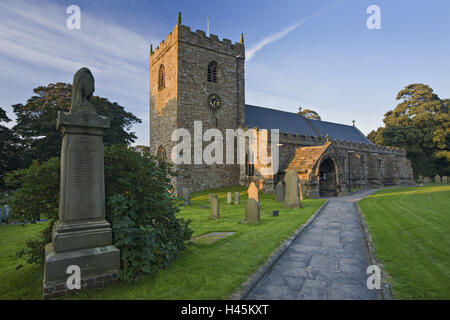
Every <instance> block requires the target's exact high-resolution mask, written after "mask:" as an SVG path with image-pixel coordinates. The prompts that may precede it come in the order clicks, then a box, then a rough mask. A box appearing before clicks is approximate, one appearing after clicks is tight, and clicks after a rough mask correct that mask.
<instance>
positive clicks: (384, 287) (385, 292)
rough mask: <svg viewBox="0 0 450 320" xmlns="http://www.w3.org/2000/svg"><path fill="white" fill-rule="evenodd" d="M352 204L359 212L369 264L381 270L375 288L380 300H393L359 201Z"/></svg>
mask: <svg viewBox="0 0 450 320" xmlns="http://www.w3.org/2000/svg"><path fill="white" fill-rule="evenodd" d="M361 200H362V199H361ZM354 204H355V207H356V211H357V212H358V214H359V220H360V223H361V228H362V230H363V233H364V239H365V242H366V248H367V252H368V255H369V260H370V264H371V265H377V266H378V267H379V268H380V270H381V289H378V290H377V293H378V296H379V298H380V300H394V296H393V294H392V288H391V285H390V284H389V282H387V281H386V279H389V275H388V274H387V273H386V271H385V270H384V268H383V266H382V265H381V264H380V262H379V261H378V259H377V256H376V254H375V248H374V245H373V242H372V237H371V236H370V233H369V228H368V227H367V224H366V221H365V220H364V216H363V214H362V211H361V208H360V207H359V203H358V202H355V203H354Z"/></svg>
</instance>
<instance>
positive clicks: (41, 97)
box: [12, 82, 142, 165]
mask: <svg viewBox="0 0 450 320" xmlns="http://www.w3.org/2000/svg"><path fill="white" fill-rule="evenodd" d="M33 92H34V93H35V95H34V96H32V97H31V98H30V99H28V101H27V103H26V104H25V105H23V104H15V105H13V106H12V107H13V110H14V113H15V114H16V116H17V120H16V122H17V124H16V125H15V126H14V128H13V130H14V131H15V132H16V133H17V134H19V135H20V136H21V137H22V139H23V142H24V143H25V144H26V145H27V146H29V149H28V151H29V152H28V155H27V158H28V164H27V165H29V164H30V163H31V159H36V160H39V161H45V160H48V159H50V158H51V157H54V156H59V155H60V150H61V134H60V133H59V132H58V131H57V130H56V118H57V114H58V111H66V112H68V111H69V109H70V102H71V94H72V85H71V84H66V83H61V82H58V83H56V84H53V83H51V84H49V85H48V86H46V87H44V86H40V87H38V88H35V89H34V90H33ZM92 103H93V105H94V107H95V109H96V111H97V113H98V114H99V115H103V116H108V117H109V118H110V128H109V129H107V130H105V136H104V137H103V142H104V144H105V145H113V144H130V143H132V142H134V141H135V140H136V138H137V137H136V135H135V134H134V132H130V130H131V126H132V125H133V124H135V123H141V122H142V120H140V119H139V118H137V117H136V116H135V115H134V114H132V113H131V112H126V111H125V109H124V108H123V107H122V106H120V105H119V104H117V103H116V102H110V101H109V100H108V99H107V98H103V97H98V96H94V97H93V99H92Z"/></svg>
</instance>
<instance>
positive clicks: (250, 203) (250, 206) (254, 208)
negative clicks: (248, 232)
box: [245, 198, 261, 223]
mask: <svg viewBox="0 0 450 320" xmlns="http://www.w3.org/2000/svg"><path fill="white" fill-rule="evenodd" d="M259 211H260V208H259V203H258V202H257V201H256V200H255V199H254V198H249V199H248V200H247V203H246V205H245V222H247V223H259V222H260V221H261V217H260V213H259Z"/></svg>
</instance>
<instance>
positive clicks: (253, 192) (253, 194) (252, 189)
mask: <svg viewBox="0 0 450 320" xmlns="http://www.w3.org/2000/svg"><path fill="white" fill-rule="evenodd" d="M247 192H248V198H249V199H251V198H253V199H255V200H256V202H258V203H259V193H258V188H257V187H256V185H255V183H254V182H252V183H250V186H249V187H248V190H247Z"/></svg>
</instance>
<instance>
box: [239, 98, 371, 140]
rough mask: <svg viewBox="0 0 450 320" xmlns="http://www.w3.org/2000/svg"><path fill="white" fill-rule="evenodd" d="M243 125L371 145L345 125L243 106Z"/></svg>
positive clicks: (358, 133)
mask: <svg viewBox="0 0 450 320" xmlns="http://www.w3.org/2000/svg"><path fill="white" fill-rule="evenodd" d="M245 124H246V125H247V126H248V127H250V128H254V127H256V128H258V129H269V130H270V129H279V130H280V132H282V133H291V134H302V135H306V136H314V137H325V136H326V135H327V134H328V136H329V137H330V139H332V140H345V141H349V142H356V143H365V144H372V142H370V140H369V139H367V137H366V136H365V135H364V134H363V133H362V132H361V131H359V130H358V129H357V128H356V127H354V126H349V125H345V124H339V123H333V122H327V121H321V120H312V119H306V118H305V117H302V116H300V115H298V114H297V113H292V112H286V111H280V110H275V109H269V108H263V107H257V106H252V105H248V104H246V105H245Z"/></svg>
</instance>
